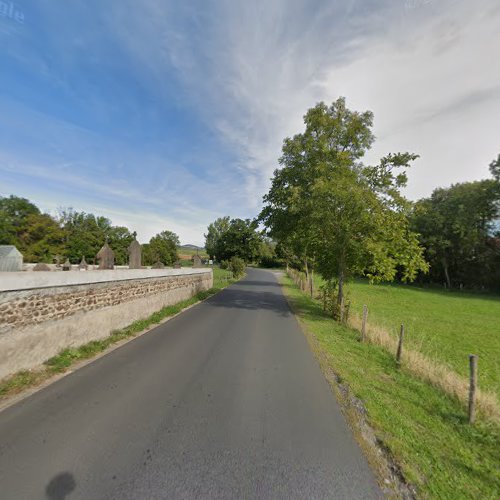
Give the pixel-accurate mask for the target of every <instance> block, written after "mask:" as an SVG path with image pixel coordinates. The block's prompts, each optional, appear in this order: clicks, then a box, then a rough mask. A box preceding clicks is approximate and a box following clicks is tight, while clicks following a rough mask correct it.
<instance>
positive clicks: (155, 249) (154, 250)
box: [144, 231, 179, 266]
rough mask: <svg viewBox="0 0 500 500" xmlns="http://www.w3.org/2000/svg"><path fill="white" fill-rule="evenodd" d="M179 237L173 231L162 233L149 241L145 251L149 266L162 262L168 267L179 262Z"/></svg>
mask: <svg viewBox="0 0 500 500" xmlns="http://www.w3.org/2000/svg"><path fill="white" fill-rule="evenodd" d="M178 246H179V237H178V236H177V235H176V234H175V233H173V232H172V231H162V232H161V233H158V234H157V235H156V236H153V237H152V238H151V239H150V240H149V244H148V245H147V246H146V248H145V249H144V250H145V252H144V258H145V261H146V264H147V265H151V264H154V263H156V262H161V263H163V264H165V265H167V266H169V265H171V264H173V263H174V262H175V261H176V260H178V258H179V256H178V255H177V247H178Z"/></svg>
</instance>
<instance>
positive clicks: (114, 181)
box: [0, 0, 500, 244]
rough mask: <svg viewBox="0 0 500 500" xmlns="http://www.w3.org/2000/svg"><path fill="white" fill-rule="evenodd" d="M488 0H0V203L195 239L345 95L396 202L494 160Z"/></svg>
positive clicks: (493, 25) (483, 169)
mask: <svg viewBox="0 0 500 500" xmlns="http://www.w3.org/2000/svg"><path fill="white" fill-rule="evenodd" d="M499 46H500V5H499V4H498V2H497V0H479V1H474V2H473V1H472V0H470V1H469V0H400V1H396V0H391V1H388V0H387V1H384V0H378V1H375V0H365V1H362V0H347V1H342V2H341V1H337V2H335V1H332V0H328V1H323V0H267V1H263V0H254V1H253V2H241V1H237V0H231V1H230V0H220V1H219V0H217V1H215V0H205V1H185V2H179V1H168V0H162V1H160V0H141V1H139V0H137V1H130V0H119V1H115V0H107V1H106V2H102V1H101V2H98V1H95V0H85V1H83V0H72V1H71V2H56V1H55V0H37V1H28V0H23V1H19V2H10V1H6V0H3V1H0V195H9V194H16V195H19V196H24V197H27V198H29V199H31V200H32V201H34V202H35V203H37V204H38V205H39V206H41V207H42V208H43V209H44V210H47V211H50V212H51V213H55V212H56V210H57V209H58V207H70V206H71V207H73V208H75V209H77V210H85V211H88V212H94V213H99V214H102V215H106V216H107V217H109V218H110V219H111V220H112V221H113V223H115V224H123V225H127V226H128V227H129V228H130V229H131V230H136V231H137V232H138V234H139V238H140V240H142V241H147V240H148V239H149V238H150V237H151V236H152V235H153V234H155V233H157V232H159V231H161V230H163V229H170V230H173V231H175V232H176V233H178V234H179V236H180V238H181V241H182V242H183V243H196V244H201V243H203V232H204V231H205V229H206V226H207V225H208V223H209V222H211V221H212V220H214V219H215V218H216V217H219V216H223V215H231V216H232V217H253V216H255V215H256V214H257V213H258V211H259V208H260V205H261V199H262V195H263V194H264V193H265V192H266V191H267V189H268V187H269V179H270V177H271V175H272V172H273V170H274V169H275V168H276V166H277V158H278V157H279V154H280V148H281V143H282V140H283V138H284V137H286V136H288V135H292V134H294V133H296V132H299V131H300V130H301V128H302V116H303V114H304V113H305V111H306V110H307V108H309V107H311V106H313V105H314V104H315V103H316V102H318V101H319V100H325V101H332V100H334V99H336V98H337V97H338V96H340V95H344V96H346V98H347V101H348V105H349V106H350V107H352V108H354V109H358V110H364V109H371V110H372V111H374V113H375V134H376V136H377V138H378V140H377V142H376V143H375V146H374V148H373V150H372V151H371V152H370V153H369V155H368V157H367V161H373V162H375V161H376V160H377V159H378V158H379V157H380V156H382V155H384V154H386V153H388V152H390V151H394V152H395V151H400V150H409V151H412V152H416V153H419V154H420V155H421V159H420V160H418V161H417V162H416V164H415V166H414V168H413V169H412V171H411V173H410V176H409V177H410V179H409V187H408V190H407V195H408V196H409V197H410V198H412V199H416V198H418V197H421V196H425V195H429V194H430V192H431V191H432V189H433V188H434V187H436V186H442V185H449V184H451V183H452V182H461V181H467V180H472V179H478V178H482V177H485V176H486V175H487V168H488V164H489V162H490V161H491V160H492V159H493V158H494V157H496V155H497V154H498V153H499V152H500V133H499V132H500V128H499V126H498V116H499V115H500V58H499V57H498V47H499Z"/></svg>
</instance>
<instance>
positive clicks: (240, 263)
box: [228, 256, 245, 278]
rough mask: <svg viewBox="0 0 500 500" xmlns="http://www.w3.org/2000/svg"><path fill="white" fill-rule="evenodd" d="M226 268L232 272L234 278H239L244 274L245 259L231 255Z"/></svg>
mask: <svg viewBox="0 0 500 500" xmlns="http://www.w3.org/2000/svg"><path fill="white" fill-rule="evenodd" d="M228 269H229V270H230V271H231V272H232V273H233V276H234V277H235V278H241V277H242V276H243V275H244V274H245V261H244V260H243V259H240V258H239V257H236V256H233V257H231V260H230V261H229V266H228Z"/></svg>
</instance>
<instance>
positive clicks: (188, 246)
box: [179, 245, 205, 251]
mask: <svg viewBox="0 0 500 500" xmlns="http://www.w3.org/2000/svg"><path fill="white" fill-rule="evenodd" d="M179 248H180V249H182V250H200V251H204V250H205V249H204V248H203V247H198V246H196V245H181V246H180V247H179Z"/></svg>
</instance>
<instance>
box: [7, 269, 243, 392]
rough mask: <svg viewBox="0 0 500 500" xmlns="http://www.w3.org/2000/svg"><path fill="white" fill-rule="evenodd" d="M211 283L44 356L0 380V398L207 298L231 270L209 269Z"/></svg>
mask: <svg viewBox="0 0 500 500" xmlns="http://www.w3.org/2000/svg"><path fill="white" fill-rule="evenodd" d="M213 273H214V284H213V287H212V288H210V289H209V290H205V291H201V292H198V293H197V294H196V295H194V296H193V297H191V298H190V299H187V300H183V301H181V302H178V303H177V304H174V305H171V306H166V307H164V308H163V309H161V310H160V311H157V312H155V313H153V314H152V315H151V316H149V317H148V318H145V319H140V320H137V321H134V322H133V323H132V324H130V325H129V326H127V327H125V328H122V329H121V330H115V331H113V332H111V334H110V335H109V336H107V337H105V338H103V339H101V340H93V341H91V342H89V343H87V344H84V345H82V346H78V347H70V348H68V349H65V350H63V351H61V352H60V353H59V354H58V355H56V356H54V357H52V358H50V359H48V360H47V361H46V362H45V363H44V366H43V367H42V368H40V369H35V370H24V371H20V372H18V373H16V374H14V375H12V376H10V377H8V378H6V379H4V380H1V381H0V400H2V399H4V398H7V397H10V396H13V395H14V394H18V393H20V392H21V391H23V390H25V389H27V388H29V387H34V386H36V385H39V384H41V383H42V382H44V381H45V380H47V379H49V378H50V377H52V376H53V375H55V374H58V373H64V372H65V371H67V370H68V368H70V367H71V365H73V364H74V363H76V362H78V361H82V360H85V359H90V358H92V357H94V356H95V355H97V354H99V353H101V352H103V351H105V350H106V349H108V347H110V346H111V345H113V344H116V343H117V342H120V341H122V340H125V339H127V338H130V337H135V336H136V335H137V334H138V333H140V332H143V331H144V330H146V329H147V328H149V327H151V326H153V325H155V324H158V323H160V322H161V321H162V320H164V319H166V318H168V317H170V316H173V315H175V314H178V313H180V312H181V311H182V310H183V309H185V308H186V307H189V306H191V305H193V304H196V303H197V302H200V301H202V300H205V299H207V298H208V297H210V296H212V295H214V294H216V293H217V292H219V291H220V290H222V289H223V288H225V287H226V286H228V285H230V284H231V283H234V282H235V281H237V280H235V279H233V276H232V273H231V272H230V271H226V270H223V269H219V268H217V267H214V268H213Z"/></svg>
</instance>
